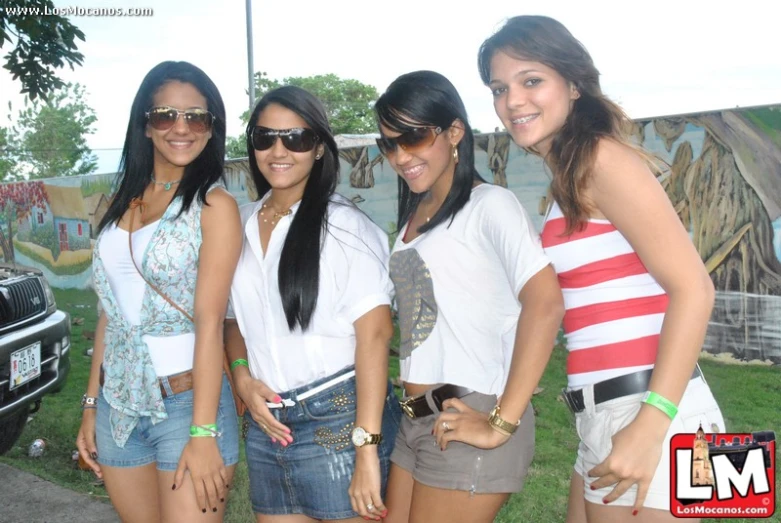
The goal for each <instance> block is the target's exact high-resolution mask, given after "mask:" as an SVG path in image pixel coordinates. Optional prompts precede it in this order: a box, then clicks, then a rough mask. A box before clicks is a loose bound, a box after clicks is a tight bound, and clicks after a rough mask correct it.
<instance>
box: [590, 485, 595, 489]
mask: <svg viewBox="0 0 781 523" xmlns="http://www.w3.org/2000/svg"><path fill="white" fill-rule="evenodd" d="M589 488H590V489H591V490H597V487H595V486H594V485H590V486H589Z"/></svg>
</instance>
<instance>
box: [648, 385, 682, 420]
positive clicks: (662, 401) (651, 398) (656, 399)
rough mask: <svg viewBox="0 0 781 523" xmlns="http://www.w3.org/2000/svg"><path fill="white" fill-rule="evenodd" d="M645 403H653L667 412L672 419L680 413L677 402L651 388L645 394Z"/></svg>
mask: <svg viewBox="0 0 781 523" xmlns="http://www.w3.org/2000/svg"><path fill="white" fill-rule="evenodd" d="M643 403H648V404H649V405H653V406H654V407H656V408H657V409H659V410H661V411H662V412H664V413H665V414H667V416H669V417H670V419H674V418H675V416H676V415H677V414H678V407H676V406H675V403H673V402H672V401H670V400H668V399H667V398H665V397H664V396H661V395H659V394H657V393H655V392H652V391H650V390H649V391H646V393H645V395H644V396H643Z"/></svg>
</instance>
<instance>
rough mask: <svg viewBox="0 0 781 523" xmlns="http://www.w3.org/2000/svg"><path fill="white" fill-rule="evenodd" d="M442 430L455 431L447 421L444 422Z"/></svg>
mask: <svg viewBox="0 0 781 523" xmlns="http://www.w3.org/2000/svg"><path fill="white" fill-rule="evenodd" d="M442 428H443V429H445V432H448V431H450V430H453V429H451V428H450V425H448V424H447V421H443V422H442Z"/></svg>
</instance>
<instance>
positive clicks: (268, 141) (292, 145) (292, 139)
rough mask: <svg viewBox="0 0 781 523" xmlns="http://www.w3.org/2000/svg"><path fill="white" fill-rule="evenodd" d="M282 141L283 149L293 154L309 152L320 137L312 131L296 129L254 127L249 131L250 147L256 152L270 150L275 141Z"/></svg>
mask: <svg viewBox="0 0 781 523" xmlns="http://www.w3.org/2000/svg"><path fill="white" fill-rule="evenodd" d="M277 138H279V139H281V140H282V145H284V146H285V149H287V150H288V151H292V152H294V153H306V152H309V151H311V150H312V149H314V148H315V146H316V145H317V142H319V141H320V137H319V136H317V133H316V132H314V131H313V130H312V129H304V128H301V127H297V128H295V129H269V128H268V127H261V126H259V125H256V126H255V127H253V128H252V131H250V140H251V141H252V147H253V148H254V149H255V150H256V151H265V150H267V149H271V148H272V147H273V146H274V144H275V143H276V141H277Z"/></svg>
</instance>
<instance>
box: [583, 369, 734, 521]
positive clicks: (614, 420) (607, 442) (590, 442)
mask: <svg viewBox="0 0 781 523" xmlns="http://www.w3.org/2000/svg"><path fill="white" fill-rule="evenodd" d="M642 398H643V394H642V393H640V394H631V395H629V396H623V397H621V398H617V399H614V400H610V401H605V402H603V403H600V404H599V405H596V406H595V405H594V392H593V385H589V386H587V387H584V388H583V399H584V402H585V404H586V409H585V410H584V411H583V412H579V413H578V414H576V415H575V427H576V429H577V431H578V436H580V444H579V445H578V457H577V460H576V461H575V472H577V473H578V474H580V476H581V477H583V479H584V487H585V489H584V492H583V495H584V497H585V499H586V501H589V502H591V503H596V504H598V505H602V499H603V498H604V497H605V496H607V495H608V494H610V492H611V491H612V490H613V488H614V487H615V485H610V486H609V487H605V488H602V489H598V490H591V488H589V484H590V483H591V482H592V481H594V480H592V479H591V478H589V477H588V471H589V470H591V469H592V468H594V467H596V466H597V465H599V464H600V463H602V461H604V460H605V458H607V456H608V455H609V454H610V451H611V450H612V448H613V443H612V437H613V435H614V434H615V433H616V432H618V431H619V430H621V429H622V428H624V427H626V426H627V425H629V423H631V422H632V421H633V420H634V419H635V417H636V416H637V413H638V411H639V410H640V406H641V405H642V403H641V400H642ZM700 424H702V430H704V431H705V432H706V433H711V432H725V430H726V429H725V427H724V418H723V417H722V415H721V410H720V409H719V406H718V404H717V403H716V400H715V399H714V398H713V394H712V393H711V390H710V387H708V384H707V383H706V382H705V380H704V379H703V378H702V377H697V378H694V379H693V380H691V381H690V382H689V385H688V386H687V387H686V391H685V392H684V394H683V398H681V402H680V404H679V405H678V415H677V416H675V419H673V421H672V423H671V424H670V429H669V430H668V431H667V435H666V436H665V438H664V444H663V449H662V458H661V460H660V461H659V466H658V467H657V468H656V473H655V474H654V478H653V480H652V481H651V485H650V487H649V489H648V495H647V496H646V498H645V502H644V503H643V506H644V507H648V508H655V509H660V510H670V439H672V437H673V435H675V434H679V433H692V434H693V433H695V432H697V429H698V428H699V427H700ZM636 497H637V485H633V486H632V487H631V488H630V489H629V490H627V491H626V492H625V493H624V494H623V495H622V496H621V497H620V498H618V499H617V500H615V501H613V502H611V503H610V505H611V506H612V505H621V506H632V505H634V504H635V499H636Z"/></svg>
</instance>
